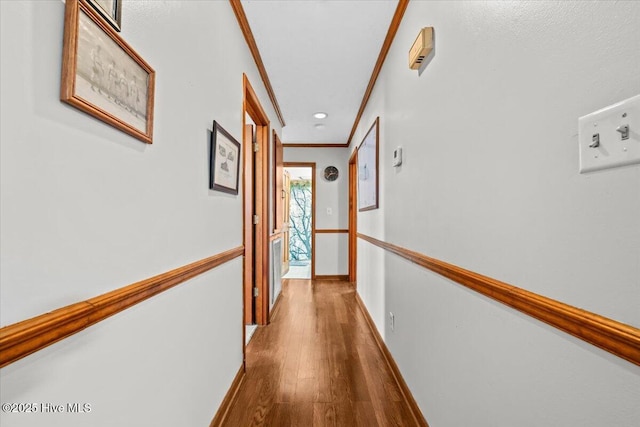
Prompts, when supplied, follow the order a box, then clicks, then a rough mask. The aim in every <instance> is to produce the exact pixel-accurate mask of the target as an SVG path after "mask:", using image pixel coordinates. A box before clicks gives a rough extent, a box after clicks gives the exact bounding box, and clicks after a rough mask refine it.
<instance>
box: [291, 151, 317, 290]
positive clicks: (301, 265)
mask: <svg viewBox="0 0 640 427" xmlns="http://www.w3.org/2000/svg"><path fill="white" fill-rule="evenodd" d="M314 178H315V163H285V164H284V179H283V190H284V194H285V206H284V210H285V216H286V218H287V222H286V224H285V227H284V236H283V242H284V245H285V254H286V255H285V257H286V263H287V265H288V270H287V273H286V274H285V275H284V276H283V277H284V278H285V279H314V278H315V256H314V255H315V212H314V211H315V179H314Z"/></svg>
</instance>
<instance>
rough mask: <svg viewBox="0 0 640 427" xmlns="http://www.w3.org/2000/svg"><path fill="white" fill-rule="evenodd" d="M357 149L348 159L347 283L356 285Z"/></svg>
mask: <svg viewBox="0 0 640 427" xmlns="http://www.w3.org/2000/svg"><path fill="white" fill-rule="evenodd" d="M357 266H358V149H355V150H353V154H351V157H350V158H349V282H351V283H353V284H354V285H356V279H357V277H356V276H357V271H358V268H357Z"/></svg>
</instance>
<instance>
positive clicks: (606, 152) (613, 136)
mask: <svg viewBox="0 0 640 427" xmlns="http://www.w3.org/2000/svg"><path fill="white" fill-rule="evenodd" d="M578 127H579V131H578V141H579V144H580V173H586V172H593V171H597V170H601V169H609V168H616V167H619V166H627V165H632V164H636V163H640V95H636V96H634V97H632V98H629V99H625V100H624V101H621V102H618V103H617V104H613V105H610V106H608V107H605V108H603V109H601V110H598V111H596V112H593V113H591V114H587V115H586V116H583V117H580V118H579V119H578Z"/></svg>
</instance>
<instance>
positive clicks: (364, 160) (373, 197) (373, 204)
mask: <svg viewBox="0 0 640 427" xmlns="http://www.w3.org/2000/svg"><path fill="white" fill-rule="evenodd" d="M379 124H380V117H378V118H376V121H375V122H374V123H373V125H372V126H371V128H369V131H368V132H367V134H366V135H365V137H364V139H363V140H362V143H361V144H360V146H359V147H358V160H357V161H358V210H359V211H360V212H362V211H369V210H373V209H378V151H379V149H378V133H379V132H378V129H379Z"/></svg>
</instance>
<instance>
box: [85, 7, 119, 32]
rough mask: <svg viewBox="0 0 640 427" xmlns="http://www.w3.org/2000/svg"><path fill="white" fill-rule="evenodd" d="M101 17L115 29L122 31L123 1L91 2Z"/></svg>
mask: <svg viewBox="0 0 640 427" xmlns="http://www.w3.org/2000/svg"><path fill="white" fill-rule="evenodd" d="M89 3H91V6H93V7H94V8H95V9H96V10H97V11H98V13H99V14H100V15H102V17H103V18H104V19H106V20H107V22H108V23H109V24H110V25H111V26H112V27H113V28H114V30H116V31H120V27H121V26H122V20H121V17H122V0H89Z"/></svg>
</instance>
